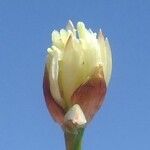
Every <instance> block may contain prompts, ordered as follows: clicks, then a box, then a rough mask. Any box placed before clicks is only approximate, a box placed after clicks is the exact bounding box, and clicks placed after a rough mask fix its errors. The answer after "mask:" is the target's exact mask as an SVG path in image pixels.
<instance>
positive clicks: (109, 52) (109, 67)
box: [105, 38, 112, 85]
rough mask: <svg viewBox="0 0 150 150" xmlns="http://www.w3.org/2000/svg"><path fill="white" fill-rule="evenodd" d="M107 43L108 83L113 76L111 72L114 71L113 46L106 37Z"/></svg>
mask: <svg viewBox="0 0 150 150" xmlns="http://www.w3.org/2000/svg"><path fill="white" fill-rule="evenodd" d="M105 44H106V51H107V79H106V81H107V85H108V83H109V80H110V77H111V72H112V54H111V48H110V44H109V41H108V38H106V39H105Z"/></svg>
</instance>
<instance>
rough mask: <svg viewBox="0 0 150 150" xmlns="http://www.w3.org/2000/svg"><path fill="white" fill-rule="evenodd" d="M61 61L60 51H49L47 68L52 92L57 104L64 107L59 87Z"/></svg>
mask: <svg viewBox="0 0 150 150" xmlns="http://www.w3.org/2000/svg"><path fill="white" fill-rule="evenodd" d="M59 59H60V56H59V54H58V51H56V50H51V51H49V55H48V63H47V64H48V65H47V68H48V71H49V80H50V90H51V94H52V96H53V98H54V99H55V100H56V102H57V103H58V104H60V105H61V106H62V107H63V99H62V97H61V94H60V90H59V85H58V71H59V65H58V61H59Z"/></svg>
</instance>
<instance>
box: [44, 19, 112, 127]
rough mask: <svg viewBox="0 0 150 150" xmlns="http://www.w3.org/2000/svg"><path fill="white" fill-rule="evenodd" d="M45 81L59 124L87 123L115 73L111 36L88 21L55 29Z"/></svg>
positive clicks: (52, 110) (45, 90) (49, 49)
mask: <svg viewBox="0 0 150 150" xmlns="http://www.w3.org/2000/svg"><path fill="white" fill-rule="evenodd" d="M47 51H48V55H47V62H46V66H45V74H44V81H43V89H44V96H45V100H46V103H47V107H48V109H49V111H50V113H51V115H52V116H53V118H54V119H55V121H57V122H58V123H59V124H61V125H64V124H65V123H66V122H67V121H71V122H72V124H74V125H76V126H80V125H85V124H86V123H87V122H89V121H90V120H91V119H92V117H93V116H94V114H95V113H96V112H97V111H98V109H99V108H100V106H101V105H102V102H103V99H104V96H105V94H106V90H107V86H108V83H109V80H110V76H111V70H112V57H111V49H110V46H109V42H108V39H107V38H106V39H105V38H104V36H103V34H102V32H101V31H100V33H99V35H98V37H97V34H96V33H93V32H92V31H91V29H89V30H88V29H86V27H85V25H84V23H82V22H78V23H77V29H75V28H74V26H73V24H72V22H71V21H69V23H68V25H67V27H66V29H61V30H60V32H58V31H56V30H54V31H53V32H52V46H51V48H48V50H47Z"/></svg>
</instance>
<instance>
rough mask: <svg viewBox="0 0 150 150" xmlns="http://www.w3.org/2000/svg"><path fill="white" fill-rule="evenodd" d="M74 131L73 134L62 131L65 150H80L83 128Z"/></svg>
mask: <svg viewBox="0 0 150 150" xmlns="http://www.w3.org/2000/svg"><path fill="white" fill-rule="evenodd" d="M76 131H77V132H75V133H72V132H68V131H64V132H65V133H64V136H65V143H66V150H82V138H83V133H84V128H79V129H77V130H76Z"/></svg>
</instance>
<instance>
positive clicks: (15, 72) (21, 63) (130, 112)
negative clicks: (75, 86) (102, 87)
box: [0, 0, 150, 150]
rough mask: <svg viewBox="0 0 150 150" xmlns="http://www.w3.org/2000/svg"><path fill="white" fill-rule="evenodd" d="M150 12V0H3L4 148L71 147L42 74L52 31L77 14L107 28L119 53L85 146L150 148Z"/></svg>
mask: <svg viewBox="0 0 150 150" xmlns="http://www.w3.org/2000/svg"><path fill="white" fill-rule="evenodd" d="M149 10H150V1H149V0H144V1H143V0H136V1H133V0H120V1H119V0H111V1H108V0H93V1H91V0H82V1H80V0H66V1H63V0H43V1H42V0H13V1H10V0H0V149H1V150H50V149H54V150H55V149H56V150H65V147H64V140H63V133H62V131H61V129H60V128H59V126H58V125H57V124H56V123H55V122H54V121H53V120H52V118H51V117H50V116H49V114H48V111H47V108H46V106H45V103H44V98H43V93H42V77H43V70H44V62H45V56H46V49H47V47H49V46H50V43H51V39H50V34H51V32H52V31H53V30H54V29H60V28H62V27H64V26H65V25H66V23H67V20H68V19H71V20H72V21H73V22H74V23H76V22H77V21H84V22H85V24H86V26H87V27H90V28H91V29H92V30H94V31H95V32H98V31H99V28H102V30H103V31H104V33H105V35H107V36H108V38H109V40H110V44H111V47H112V53H113V74H112V80H111V83H110V86H109V89H108V93H107V96H106V98H105V102H104V105H103V107H102V108H101V110H100V111H99V112H98V113H97V115H96V116H95V118H94V119H93V121H92V122H91V123H90V124H89V125H88V127H87V129H86V132H85V135H84V147H83V148H84V150H100V149H102V150H108V149H111V150H119V149H120V150H141V149H142V150H149V149H150V143H149V139H150V78H149V77H150V69H149V65H150V42H149V41H150V36H149V35H150V16H149Z"/></svg>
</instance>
